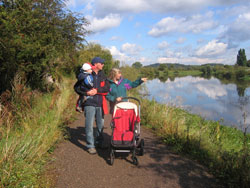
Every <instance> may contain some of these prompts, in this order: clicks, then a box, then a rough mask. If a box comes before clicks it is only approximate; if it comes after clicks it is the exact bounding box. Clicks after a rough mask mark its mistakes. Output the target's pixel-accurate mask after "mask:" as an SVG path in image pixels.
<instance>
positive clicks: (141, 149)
mask: <svg viewBox="0 0 250 188" xmlns="http://www.w3.org/2000/svg"><path fill="white" fill-rule="evenodd" d="M139 155H140V156H143V155H144V139H141V143H140V151H139Z"/></svg>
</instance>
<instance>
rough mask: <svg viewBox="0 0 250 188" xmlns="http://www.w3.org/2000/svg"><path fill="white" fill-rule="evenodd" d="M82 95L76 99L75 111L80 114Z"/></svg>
mask: <svg viewBox="0 0 250 188" xmlns="http://www.w3.org/2000/svg"><path fill="white" fill-rule="evenodd" d="M82 98H83V97H82V95H79V98H78V99H77V102H76V111H78V112H82Z"/></svg>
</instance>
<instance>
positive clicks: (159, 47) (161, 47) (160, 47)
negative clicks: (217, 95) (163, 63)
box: [158, 41, 170, 50]
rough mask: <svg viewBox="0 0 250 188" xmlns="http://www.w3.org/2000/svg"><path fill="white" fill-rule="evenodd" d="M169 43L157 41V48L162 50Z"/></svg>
mask: <svg viewBox="0 0 250 188" xmlns="http://www.w3.org/2000/svg"><path fill="white" fill-rule="evenodd" d="M169 45H170V44H169V43H168V42H167V41H162V42H160V43H158V49H160V50H164V49H166V48H168V47H169Z"/></svg>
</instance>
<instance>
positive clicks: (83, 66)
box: [82, 63, 91, 71]
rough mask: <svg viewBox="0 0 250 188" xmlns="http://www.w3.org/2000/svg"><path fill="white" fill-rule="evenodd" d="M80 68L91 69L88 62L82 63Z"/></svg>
mask: <svg viewBox="0 0 250 188" xmlns="http://www.w3.org/2000/svg"><path fill="white" fill-rule="evenodd" d="M82 69H83V70H85V71H86V70H90V69H91V66H90V64H88V63H84V64H83V65H82Z"/></svg>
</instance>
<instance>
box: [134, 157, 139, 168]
mask: <svg viewBox="0 0 250 188" xmlns="http://www.w3.org/2000/svg"><path fill="white" fill-rule="evenodd" d="M133 164H134V165H136V166H137V165H138V164H139V163H138V160H137V158H136V157H133Z"/></svg>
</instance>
